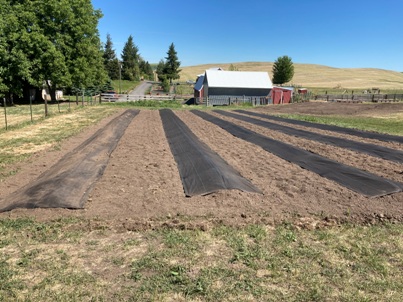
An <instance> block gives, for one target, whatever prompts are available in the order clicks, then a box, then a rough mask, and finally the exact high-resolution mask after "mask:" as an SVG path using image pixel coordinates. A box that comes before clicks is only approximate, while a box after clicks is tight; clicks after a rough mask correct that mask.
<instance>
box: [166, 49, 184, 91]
mask: <svg viewBox="0 0 403 302" xmlns="http://www.w3.org/2000/svg"><path fill="white" fill-rule="evenodd" d="M165 59H166V61H165V68H164V74H165V75H166V77H167V79H168V80H169V81H170V83H171V84H172V80H176V79H179V73H180V72H181V70H180V69H179V66H180V65H181V62H180V61H179V60H178V54H177V52H176V50H175V45H174V43H171V45H170V46H169V49H168V52H167V57H165Z"/></svg>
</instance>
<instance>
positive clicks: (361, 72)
mask: <svg viewBox="0 0 403 302" xmlns="http://www.w3.org/2000/svg"><path fill="white" fill-rule="evenodd" d="M232 64H233V65H234V66H236V67H237V68H238V70H240V71H267V72H269V75H270V77H271V76H272V75H271V71H272V68H273V63H272V62H242V63H232ZM230 65H231V64H230V63H226V64H205V65H197V66H185V67H181V69H182V71H181V74H180V76H181V77H180V80H181V81H186V80H195V79H196V77H197V75H198V74H202V73H204V71H205V70H206V69H208V68H212V67H221V68H223V69H224V70H228V69H229V66H230ZM294 71H295V74H294V78H293V80H292V82H291V83H290V84H294V85H298V86H303V87H318V88H335V87H337V88H345V89H354V88H357V89H368V88H373V87H377V88H380V89H397V90H401V89H403V73H400V72H396V71H391V70H384V69H376V68H333V67H328V66H323V65H315V64H298V63H294Z"/></svg>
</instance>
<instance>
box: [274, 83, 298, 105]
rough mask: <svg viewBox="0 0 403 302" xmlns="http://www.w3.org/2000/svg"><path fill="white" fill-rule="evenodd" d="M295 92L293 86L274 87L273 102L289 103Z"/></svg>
mask: <svg viewBox="0 0 403 302" xmlns="http://www.w3.org/2000/svg"><path fill="white" fill-rule="evenodd" d="M293 93H294V88H293V87H273V89H272V91H271V94H270V98H271V99H272V102H273V104H275V105H276V104H289V103H291V100H292V94H293Z"/></svg>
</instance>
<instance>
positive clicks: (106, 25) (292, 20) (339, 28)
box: [92, 0, 403, 72]
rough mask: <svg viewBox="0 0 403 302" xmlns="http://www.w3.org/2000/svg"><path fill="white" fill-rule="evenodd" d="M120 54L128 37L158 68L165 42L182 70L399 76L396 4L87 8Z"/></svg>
mask: <svg viewBox="0 0 403 302" xmlns="http://www.w3.org/2000/svg"><path fill="white" fill-rule="evenodd" d="M92 4H93V6H94V8H95V9H100V10H101V11H102V13H103V14H104V16H103V18H102V19H101V20H100V22H99V27H98V28H99V33H100V37H101V40H102V41H103V42H105V40H106V35H107V34H108V33H109V34H110V35H111V38H112V42H113V44H114V48H115V50H116V54H117V55H118V56H119V55H120V54H121V51H122V48H123V46H124V44H125V42H126V41H127V38H128V37H129V35H132V36H133V39H134V42H135V44H136V45H137V46H138V48H139V52H140V54H141V56H142V57H143V58H144V59H145V60H146V61H149V62H150V63H158V62H159V61H160V60H161V59H163V58H164V57H165V56H166V53H167V51H168V48H169V45H170V44H171V43H172V42H173V43H174V44H175V49H176V51H177V53H178V57H179V60H180V61H181V65H182V66H190V65H199V64H207V63H236V62H249V61H257V62H261V61H264V62H273V61H275V60H276V59H277V58H278V57H279V56H283V55H288V56H290V57H291V58H292V60H293V62H294V63H309V64H320V65H326V66H331V67H350V68H361V67H366V68H381V69H388V70H395V71H400V72H403V0H381V1H375V0H366V1H364V0H349V1H347V0H288V1H285V0H249V1H237V0H204V1H184V0H170V1H168V0H153V1H149V0H142V1H130V0H92Z"/></svg>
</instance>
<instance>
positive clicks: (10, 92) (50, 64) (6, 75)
mask: <svg viewBox="0 0 403 302" xmlns="http://www.w3.org/2000/svg"><path fill="white" fill-rule="evenodd" d="M102 16H103V15H102V12H101V11H100V10H96V9H94V7H93V6H92V3H91V0H58V1H43V0H0V96H5V97H6V98H7V99H8V100H13V99H14V100H16V99H20V100H27V99H29V98H30V91H31V90H32V89H33V88H34V89H36V90H37V93H36V95H37V96H39V98H41V95H42V94H41V90H42V89H43V88H44V87H46V88H47V89H48V91H49V93H50V96H51V99H52V100H56V90H57V89H63V90H68V91H70V92H73V93H75V92H76V91H83V90H84V89H92V90H93V91H102V90H105V89H107V88H108V86H110V81H111V80H116V79H120V78H121V79H125V80H130V81H134V80H140V79H153V70H152V67H151V65H150V64H149V63H148V62H147V61H145V60H143V59H142V57H141V56H140V54H139V49H138V47H137V46H136V45H135V44H134V41H133V37H132V36H129V38H128V40H127V42H126V44H125V46H124V48H123V51H122V54H121V60H119V59H118V58H117V56H116V53H115V51H114V49H113V44H112V40H111V37H110V35H108V36H107V40H106V43H105V44H104V45H103V44H102V43H101V40H100V37H99V31H98V22H99V20H100V18H102ZM171 46H173V44H172V45H171ZM173 48H174V47H173ZM179 65H180V62H179V61H178V62H177V65H175V66H174V67H173V68H175V67H176V66H177V67H178V66H179ZM177 67H176V68H177ZM165 71H166V72H168V69H167V70H165ZM169 72H171V71H169ZM168 77H171V76H170V75H169V76H168ZM178 77H179V76H178Z"/></svg>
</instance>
